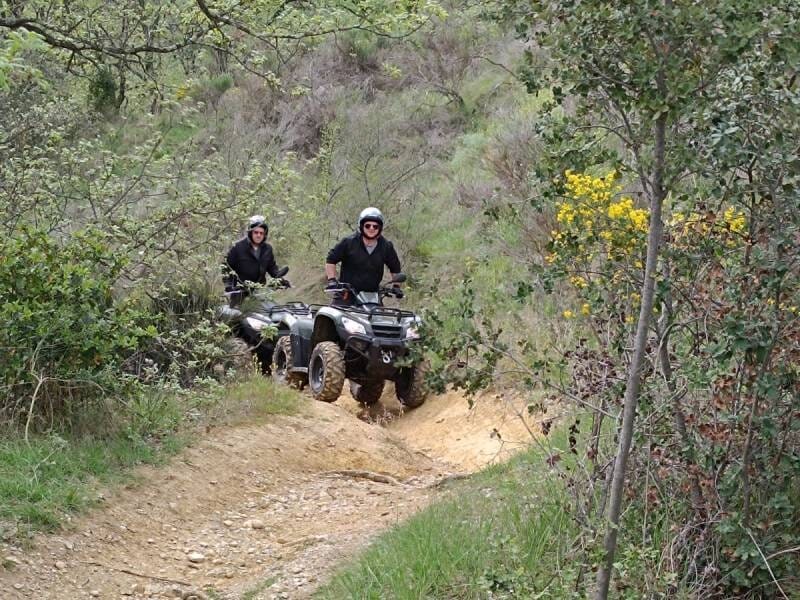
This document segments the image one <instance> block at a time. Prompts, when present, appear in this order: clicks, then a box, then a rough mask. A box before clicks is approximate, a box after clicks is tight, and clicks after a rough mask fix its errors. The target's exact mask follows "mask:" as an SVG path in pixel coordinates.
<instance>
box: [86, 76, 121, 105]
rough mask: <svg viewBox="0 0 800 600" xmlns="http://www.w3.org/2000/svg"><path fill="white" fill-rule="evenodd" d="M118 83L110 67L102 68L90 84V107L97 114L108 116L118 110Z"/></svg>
mask: <svg viewBox="0 0 800 600" xmlns="http://www.w3.org/2000/svg"><path fill="white" fill-rule="evenodd" d="M117 87H118V86H117V82H116V80H115V79H114V74H113V73H112V72H111V69H109V68H108V67H100V68H98V69H97V70H96V71H95V74H94V77H92V79H91V81H90V82H89V105H90V106H91V108H92V110H94V111H95V112H98V113H101V114H104V115H108V114H110V113H112V112H115V111H116V109H117V91H118V90H117Z"/></svg>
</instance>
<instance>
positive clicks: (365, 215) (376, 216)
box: [358, 206, 383, 233]
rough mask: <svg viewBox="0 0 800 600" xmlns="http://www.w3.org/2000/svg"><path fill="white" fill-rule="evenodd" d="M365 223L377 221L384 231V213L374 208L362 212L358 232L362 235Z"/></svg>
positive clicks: (359, 217)
mask: <svg viewBox="0 0 800 600" xmlns="http://www.w3.org/2000/svg"><path fill="white" fill-rule="evenodd" d="M365 221H375V222H376V223H378V225H380V226H381V229H383V213H382V212H381V211H379V210H378V209H377V208H375V207H374V206H369V207H367V208H365V209H364V210H362V211H361V214H360V215H358V230H359V231H360V232H361V233H364V222H365Z"/></svg>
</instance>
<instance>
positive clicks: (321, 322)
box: [311, 306, 342, 348]
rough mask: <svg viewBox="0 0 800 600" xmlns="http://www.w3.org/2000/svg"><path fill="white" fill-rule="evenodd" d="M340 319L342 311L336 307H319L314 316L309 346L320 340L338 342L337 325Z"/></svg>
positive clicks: (313, 345)
mask: <svg viewBox="0 0 800 600" xmlns="http://www.w3.org/2000/svg"><path fill="white" fill-rule="evenodd" d="M341 320H342V313H341V311H340V310H338V309H331V308H329V307H327V306H325V307H323V308H321V309H319V312H317V314H316V316H315V317H314V333H313V335H312V336H311V347H312V348H314V347H315V346H316V345H317V344H319V343H320V342H336V343H337V344H339V343H340V342H339V332H338V326H339V324H340V323H341Z"/></svg>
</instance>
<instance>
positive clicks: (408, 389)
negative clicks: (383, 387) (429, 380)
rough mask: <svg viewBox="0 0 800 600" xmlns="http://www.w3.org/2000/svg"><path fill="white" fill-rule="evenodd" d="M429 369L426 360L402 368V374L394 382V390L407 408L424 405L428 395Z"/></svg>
mask: <svg viewBox="0 0 800 600" xmlns="http://www.w3.org/2000/svg"><path fill="white" fill-rule="evenodd" d="M427 371H428V365H427V363H425V362H421V363H419V364H418V365H416V366H414V367H404V368H403V369H401V371H400V376H399V377H398V378H397V380H396V381H395V382H394V391H395V394H396V395H397V399H398V400H399V401H400V404H402V405H403V406H405V407H406V408H417V407H418V406H422V403H423V402H425V400H426V398H427V397H428V387H427V385H425V374H426V373H427Z"/></svg>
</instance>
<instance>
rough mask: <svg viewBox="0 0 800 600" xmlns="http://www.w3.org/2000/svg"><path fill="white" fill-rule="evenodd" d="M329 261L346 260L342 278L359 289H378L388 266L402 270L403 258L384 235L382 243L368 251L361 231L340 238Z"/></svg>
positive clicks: (381, 237) (341, 272)
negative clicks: (401, 258)
mask: <svg viewBox="0 0 800 600" xmlns="http://www.w3.org/2000/svg"><path fill="white" fill-rule="evenodd" d="M326 262H327V263H330V264H334V265H335V264H337V263H342V267H341V271H340V273H339V280H340V281H343V282H345V283H349V284H350V285H352V286H353V287H354V288H356V291H358V292H377V291H378V288H379V287H380V284H381V279H382V278H383V267H384V265H385V266H387V267H389V271H390V272H392V273H399V272H400V271H401V267H400V258H398V256H397V252H396V251H395V249H394V246H393V245H392V242H390V241H389V240H387V239H386V238H384V237H383V236H380V237H379V238H378V245H377V246H376V247H375V250H373V251H372V254H370V253H369V252H367V249H366V248H365V247H364V242H363V241H361V233H360V232H358V231H356V232H355V233H354V234H353V235H349V236H347V237H346V238H344V239H342V240H341V241H339V243H338V244H336V245H335V246H334V247H333V248H331V250H330V252H328V258H327V259H326Z"/></svg>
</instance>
